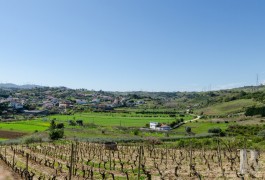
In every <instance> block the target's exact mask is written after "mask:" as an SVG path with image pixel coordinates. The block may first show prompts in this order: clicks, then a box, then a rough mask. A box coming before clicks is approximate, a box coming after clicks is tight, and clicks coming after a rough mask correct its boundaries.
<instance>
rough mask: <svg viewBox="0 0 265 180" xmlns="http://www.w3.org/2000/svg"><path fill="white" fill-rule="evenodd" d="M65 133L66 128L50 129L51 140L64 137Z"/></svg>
mask: <svg viewBox="0 0 265 180" xmlns="http://www.w3.org/2000/svg"><path fill="white" fill-rule="evenodd" d="M63 135H64V130H63V129H54V130H52V131H50V133H49V137H50V139H51V140H58V139H60V138H62V137H63Z"/></svg>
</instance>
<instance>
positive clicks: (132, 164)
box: [0, 141, 265, 180]
mask: <svg viewBox="0 0 265 180" xmlns="http://www.w3.org/2000/svg"><path fill="white" fill-rule="evenodd" d="M219 144H220V146H217V148H215V149H211V150H207V149H204V148H203V147H202V148H201V149H197V148H193V146H192V144H191V145H190V146H189V147H185V148H174V147H172V146H170V147H167V146H163V147H162V146H156V145H153V144H149V145H147V144H143V143H141V144H130V145H129V144H127V145H117V144H97V143H88V142H75V141H73V142H72V141H64V142H63V143H62V142H61V143H59V142H57V143H34V144H28V145H12V146H10V145H9V146H1V149H0V159H1V161H2V162H5V163H6V164H7V165H8V166H9V167H10V169H12V171H13V172H15V173H16V174H17V175H19V177H21V179H27V180H31V179H34V180H35V179H36V180H37V179H38V180H42V179H43V180H44V179H46V180H55V179H64V180H70V179H72V180H75V179H239V178H243V177H244V178H245V179H253V178H258V179H264V178H265V172H264V171H263V170H264V168H265V167H264V166H265V161H264V160H265V157H264V155H265V154H264V153H261V152H257V151H254V150H246V149H242V150H240V149H235V148H233V147H232V146H230V144H225V146H223V145H221V143H219V142H218V145H219Z"/></svg>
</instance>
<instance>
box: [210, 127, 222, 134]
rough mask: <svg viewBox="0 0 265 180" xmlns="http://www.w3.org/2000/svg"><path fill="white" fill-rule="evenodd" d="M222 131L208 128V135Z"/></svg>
mask: <svg viewBox="0 0 265 180" xmlns="http://www.w3.org/2000/svg"><path fill="white" fill-rule="evenodd" d="M220 132H222V130H221V129H220V128H210V129H208V133H220Z"/></svg>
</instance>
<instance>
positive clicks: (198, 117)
mask: <svg viewBox="0 0 265 180" xmlns="http://www.w3.org/2000/svg"><path fill="white" fill-rule="evenodd" d="M200 118H201V116H197V117H196V118H195V119H192V120H187V121H184V123H185V124H186V123H189V122H193V121H196V120H199V119H200Z"/></svg>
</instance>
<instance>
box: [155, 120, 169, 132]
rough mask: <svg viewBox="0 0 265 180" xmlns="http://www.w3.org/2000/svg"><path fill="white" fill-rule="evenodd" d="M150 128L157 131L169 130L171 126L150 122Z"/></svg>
mask: <svg viewBox="0 0 265 180" xmlns="http://www.w3.org/2000/svg"><path fill="white" fill-rule="evenodd" d="M150 129H154V130H158V131H169V130H171V127H170V126H168V125H166V124H160V123H158V122H150Z"/></svg>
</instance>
